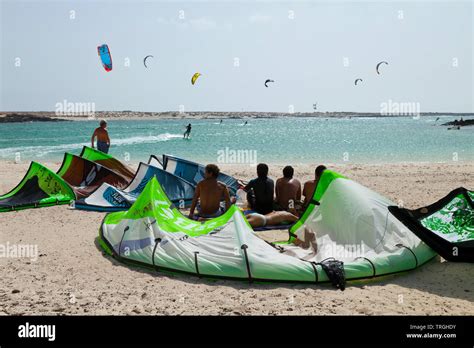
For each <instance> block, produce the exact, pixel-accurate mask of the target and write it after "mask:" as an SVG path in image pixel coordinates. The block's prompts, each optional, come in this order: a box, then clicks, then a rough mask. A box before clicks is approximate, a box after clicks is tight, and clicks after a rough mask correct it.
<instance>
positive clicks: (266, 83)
mask: <svg viewBox="0 0 474 348" xmlns="http://www.w3.org/2000/svg"><path fill="white" fill-rule="evenodd" d="M269 82H275V81H273V80H265V87H268V83H269Z"/></svg>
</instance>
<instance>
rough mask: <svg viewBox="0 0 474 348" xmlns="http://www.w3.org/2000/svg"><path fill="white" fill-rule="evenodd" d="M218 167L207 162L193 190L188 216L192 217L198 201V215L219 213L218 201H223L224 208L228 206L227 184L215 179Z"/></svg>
mask: <svg viewBox="0 0 474 348" xmlns="http://www.w3.org/2000/svg"><path fill="white" fill-rule="evenodd" d="M218 176H219V168H218V167H217V166H216V165H214V164H208V165H207V166H206V168H205V172H204V180H202V181H201V182H199V184H197V186H196V191H195V192H194V197H193V202H192V203H191V209H190V210H189V217H190V218H194V210H195V208H196V207H197V204H198V201H199V207H198V211H199V214H198V215H199V217H201V218H213V217H216V216H219V215H221V214H222V213H223V212H222V211H221V209H220V202H221V200H222V199H223V200H224V201H225V205H226V207H225V210H226V211H227V209H229V208H230V204H231V203H230V195H229V190H228V189H227V186H226V185H224V184H223V183H221V182H219V181H217V177H218Z"/></svg>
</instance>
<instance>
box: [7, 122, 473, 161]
mask: <svg viewBox="0 0 474 348" xmlns="http://www.w3.org/2000/svg"><path fill="white" fill-rule="evenodd" d="M453 119H454V117H447V116H446V117H441V119H440V120H438V121H437V122H436V121H435V120H436V117H421V118H419V119H413V118H411V117H395V118H369V117H367V118H365V117H358V118H355V117H353V118H350V119H324V118H294V117H282V118H277V119H250V120H248V122H249V124H248V125H245V126H244V125H243V123H244V120H241V119H234V120H230V119H224V120H223V123H222V124H219V121H218V120H156V121H153V120H142V121H136V120H127V121H126V120H123V121H122V120H117V121H114V120H111V121H109V134H110V136H111V140H112V147H111V150H110V153H111V154H112V155H114V156H116V157H117V158H119V159H122V160H124V159H129V160H130V161H131V162H139V161H146V160H147V159H148V157H149V155H150V154H155V155H161V154H163V153H168V154H173V155H176V156H180V157H184V158H188V159H191V160H194V161H199V162H203V163H207V162H218V155H219V151H225V149H226V148H227V151H228V153H231V152H229V151H232V150H235V151H239V150H240V151H242V150H251V151H254V152H252V154H254V155H255V156H256V160H257V161H258V162H268V163H278V164H287V163H289V164H298V163H345V162H349V163H387V162H453V159H454V160H456V159H457V160H458V161H460V162H463V161H474V127H465V128H462V129H461V130H447V127H445V126H439V124H441V123H444V122H447V121H450V120H453ZM188 122H191V124H192V133H191V139H190V140H183V139H182V134H183V132H184V126H185V125H186V124H187V123H188ZM96 126H97V121H68V122H32V123H10V124H0V160H14V159H15V156H17V154H20V156H21V160H22V161H29V160H35V161H39V162H41V161H50V160H55V161H60V160H61V159H62V157H63V154H64V152H72V153H75V154H79V152H80V150H81V148H82V146H83V145H89V144H90V136H91V134H92V132H93V130H94V128H95V127H96ZM241 153H242V152H241Z"/></svg>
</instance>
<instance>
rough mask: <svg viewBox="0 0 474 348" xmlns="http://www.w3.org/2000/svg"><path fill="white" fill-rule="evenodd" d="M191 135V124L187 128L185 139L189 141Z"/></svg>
mask: <svg viewBox="0 0 474 348" xmlns="http://www.w3.org/2000/svg"><path fill="white" fill-rule="evenodd" d="M189 134H191V123H190V124H188V125H187V126H186V131H185V132H184V135H183V139H186V138H188V139H189Z"/></svg>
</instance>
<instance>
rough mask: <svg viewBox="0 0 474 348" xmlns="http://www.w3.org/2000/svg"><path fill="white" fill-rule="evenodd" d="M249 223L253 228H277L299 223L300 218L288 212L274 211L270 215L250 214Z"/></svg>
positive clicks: (248, 216)
mask: <svg viewBox="0 0 474 348" xmlns="http://www.w3.org/2000/svg"><path fill="white" fill-rule="evenodd" d="M247 221H248V222H249V224H250V226H252V227H254V228H255V227H265V226H277V225H282V224H283V223H293V222H296V221H298V217H297V216H296V215H293V214H292V213H289V212H287V211H273V212H271V213H268V214H265V215H264V214H259V213H250V214H248V215H247Z"/></svg>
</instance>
